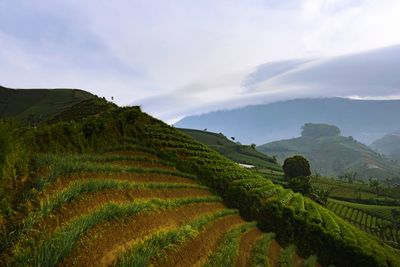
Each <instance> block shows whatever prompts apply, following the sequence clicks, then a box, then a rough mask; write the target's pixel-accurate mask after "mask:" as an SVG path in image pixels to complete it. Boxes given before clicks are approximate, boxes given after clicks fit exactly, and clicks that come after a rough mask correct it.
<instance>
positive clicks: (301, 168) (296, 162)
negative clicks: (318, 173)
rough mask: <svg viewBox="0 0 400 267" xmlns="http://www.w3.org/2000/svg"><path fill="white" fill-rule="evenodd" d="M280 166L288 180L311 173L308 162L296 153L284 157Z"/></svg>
mask: <svg viewBox="0 0 400 267" xmlns="http://www.w3.org/2000/svg"><path fill="white" fill-rule="evenodd" d="M282 167H283V172H284V173H285V176H286V178H288V179H289V180H290V179H291V178H294V177H299V176H304V177H308V176H310V175H311V170H310V163H309V162H308V160H307V159H306V158H304V157H303V156H299V155H296V156H293V157H290V158H287V159H285V162H284V163H283V166H282Z"/></svg>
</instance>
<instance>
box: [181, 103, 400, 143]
mask: <svg viewBox="0 0 400 267" xmlns="http://www.w3.org/2000/svg"><path fill="white" fill-rule="evenodd" d="M397 114H400V100H386V101H383V100H382V101H381V100H351V99H344V98H315V99H296V100H288V101H281V102H275V103H272V104H265V105H256V106H247V107H243V108H237V109H232V110H222V111H215V112H210V113H206V114H202V115H198V116H189V117H185V118H183V119H182V120H180V121H179V122H177V123H175V126H176V127H181V128H191V129H205V128H207V129H208V130H209V131H212V132H217V133H219V132H222V133H224V134H225V135H227V136H234V137H236V140H237V141H240V142H243V143H247V144H251V143H255V144H257V145H260V144H265V143H268V142H272V141H276V140H282V139H289V138H293V137H294V136H298V135H299V133H300V131H299V129H300V127H301V126H302V125H304V124H305V123H308V122H313V123H328V124H333V125H336V126H338V127H339V128H340V129H341V130H342V133H343V135H344V136H353V137H354V138H355V139H356V140H359V141H360V142H362V143H365V144H370V143H371V142H373V141H374V140H376V139H378V138H381V137H382V136H384V135H385V134H387V133H391V132H395V131H398V130H400V120H398V118H397V117H398V116H397Z"/></svg>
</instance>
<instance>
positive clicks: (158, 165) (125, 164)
mask: <svg viewBox="0 0 400 267" xmlns="http://www.w3.org/2000/svg"><path fill="white" fill-rule="evenodd" d="M107 163H108V164H111V165H116V166H122V167H140V168H158V169H162V170H168V171H175V170H176V169H175V167H173V166H167V165H163V164H162V163H158V162H151V161H135V160H114V161H109V162H107Z"/></svg>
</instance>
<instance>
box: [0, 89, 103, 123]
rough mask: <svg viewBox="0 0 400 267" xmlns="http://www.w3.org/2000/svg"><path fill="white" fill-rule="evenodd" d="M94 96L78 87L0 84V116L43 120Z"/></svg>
mask: <svg viewBox="0 0 400 267" xmlns="http://www.w3.org/2000/svg"><path fill="white" fill-rule="evenodd" d="M95 97H96V96H94V95H92V94H91V93H89V92H86V91H83V90H78V89H9V88H5V87H1V86H0V117H17V118H20V119H29V120H34V121H43V120H46V119H49V118H51V117H53V116H55V115H56V114H58V113H60V112H62V111H63V109H65V108H67V107H71V106H73V105H76V104H78V103H79V102H81V101H84V100H88V99H93V98H95Z"/></svg>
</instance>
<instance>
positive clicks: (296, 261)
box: [293, 253, 303, 267]
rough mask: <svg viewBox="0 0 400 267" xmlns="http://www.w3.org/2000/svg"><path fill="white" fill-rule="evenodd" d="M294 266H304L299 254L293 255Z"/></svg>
mask: <svg viewBox="0 0 400 267" xmlns="http://www.w3.org/2000/svg"><path fill="white" fill-rule="evenodd" d="M293 266H295V267H301V266H303V259H302V258H300V256H299V255H297V253H296V254H294V255H293Z"/></svg>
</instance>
